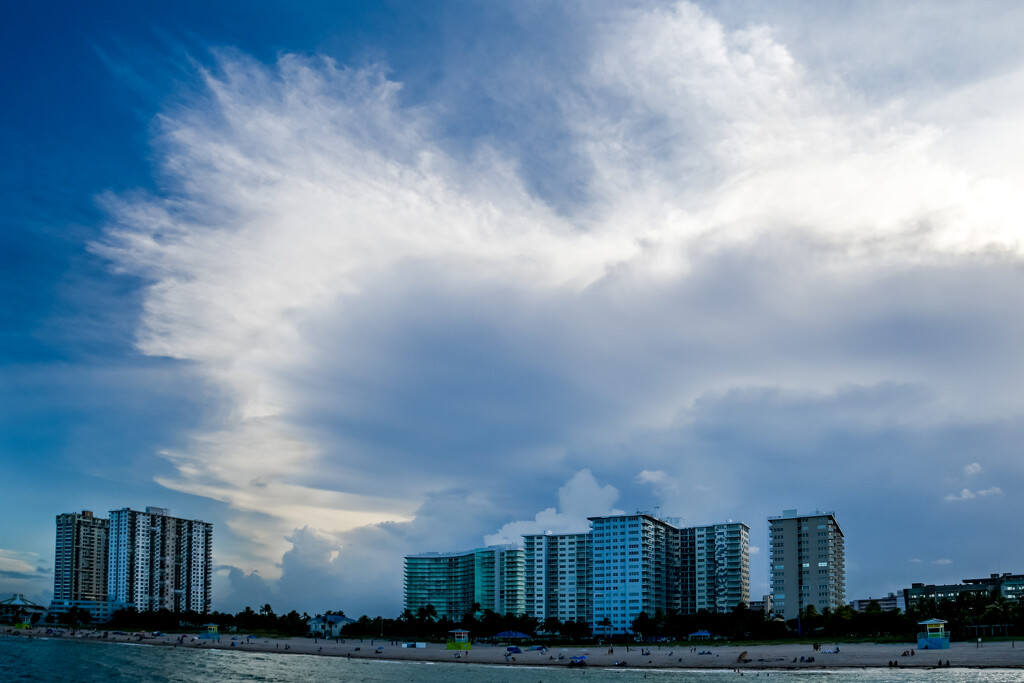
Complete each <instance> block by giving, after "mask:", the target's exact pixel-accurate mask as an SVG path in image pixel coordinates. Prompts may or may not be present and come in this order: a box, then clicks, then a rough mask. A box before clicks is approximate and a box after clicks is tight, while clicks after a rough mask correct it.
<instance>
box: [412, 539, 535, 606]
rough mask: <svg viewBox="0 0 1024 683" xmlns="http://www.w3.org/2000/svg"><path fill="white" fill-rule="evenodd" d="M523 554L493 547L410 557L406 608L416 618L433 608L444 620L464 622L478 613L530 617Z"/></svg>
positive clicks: (508, 547) (517, 549) (514, 548)
mask: <svg viewBox="0 0 1024 683" xmlns="http://www.w3.org/2000/svg"><path fill="white" fill-rule="evenodd" d="M523 571H524V568H523V549H522V548H520V547H519V546H515V545H502V546H488V547H486V548H477V549H476V550H471V551H468V552H461V553H423V554H420V555H407V556H406V558H405V608H406V609H407V610H409V611H410V612H412V613H413V614H415V613H416V612H417V611H418V610H419V609H420V608H421V607H426V606H427V605H432V606H433V607H434V610H435V611H436V612H437V616H438V617H448V618H449V619H452V620H458V619H461V618H462V617H463V616H465V615H466V614H468V613H469V612H471V611H472V609H473V604H474V603H477V604H479V605H480V609H482V610H485V609H489V610H493V611H495V612H498V613H499V614H505V613H507V612H512V613H513V614H523V613H524V612H525V593H524V590H523Z"/></svg>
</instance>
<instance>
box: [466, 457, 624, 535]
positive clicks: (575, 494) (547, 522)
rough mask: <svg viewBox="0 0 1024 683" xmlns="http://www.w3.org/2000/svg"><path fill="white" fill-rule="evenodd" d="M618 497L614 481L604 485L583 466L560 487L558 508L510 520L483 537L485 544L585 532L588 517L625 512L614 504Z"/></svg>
mask: <svg viewBox="0 0 1024 683" xmlns="http://www.w3.org/2000/svg"><path fill="white" fill-rule="evenodd" d="M618 499H619V492H618V490H617V489H616V488H615V487H614V486H612V485H611V484H606V485H605V486H601V485H600V484H598V482H597V480H596V479H595V478H594V475H593V474H592V473H591V472H590V470H588V469H584V470H580V471H579V472H577V473H576V474H575V475H574V476H573V478H572V479H570V480H569V481H568V482H566V484H565V486H563V487H562V488H560V489H558V508H557V509H556V508H553V507H552V508H546V509H544V510H541V511H540V512H538V513H537V515H536V516H535V517H534V518H533V519H532V520H522V521H517V522H509V523H508V524H505V525H504V526H502V527H501V529H499V530H498V531H497V532H496V533H494V534H491V535H488V536H486V537H484V543H485V544H486V545H496V544H499V543H519V544H521V543H522V542H523V540H522V535H523V534H543V533H547V532H549V531H550V532H551V533H555V534H572V533H583V532H586V531H587V530H588V529H589V528H590V522H589V521H588V520H587V518H588V517H598V516H601V515H617V514H623V512H622V510H617V509H615V508H614V507H613V506H614V504H615V501H617V500H618Z"/></svg>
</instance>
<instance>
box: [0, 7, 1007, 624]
mask: <svg viewBox="0 0 1024 683" xmlns="http://www.w3.org/2000/svg"><path fill="white" fill-rule="evenodd" d="M0 12H2V15H0V16H2V21H0V34H2V42H0V45H2V47H0V49H2V50H4V53H5V54H4V56H5V58H6V59H5V64H7V65H8V67H7V68H6V69H5V71H4V73H3V75H0V79H2V83H3V90H4V93H5V98H4V100H5V106H4V107H3V108H0V154H2V158H3V159H4V160H5V163H4V164H3V165H2V170H0V174H2V175H0V178H2V182H0V192H2V200H3V206H4V211H3V212H2V213H0V236H2V243H0V323H2V324H0V465H2V467H3V472H4V477H3V484H2V485H0V490H2V491H3V499H4V501H5V514H4V516H3V519H2V521H0V594H9V593H13V592H19V593H24V594H25V595H26V596H27V597H29V598H30V599H32V600H35V601H36V602H42V603H46V602H48V601H49V599H50V597H51V595H50V593H51V590H52V586H53V561H54V557H53V541H54V518H55V516H56V515H58V514H61V513H65V512H77V511H81V510H83V509H86V510H92V511H94V512H96V513H97V514H101V515H106V513H107V512H108V511H109V510H111V509H118V508H123V507H131V508H133V509H136V510H144V509H145V508H146V506H158V507H164V508H169V509H170V511H171V514H173V515H174V516H178V517H184V518H189V519H201V520H204V521H207V522H211V523H213V525H214V540H213V546H214V559H215V561H216V563H217V564H218V569H217V571H216V572H215V574H214V591H213V596H214V597H213V607H214V609H219V610H225V611H238V610H240V609H242V608H243V607H245V606H246V605H254V606H255V605H257V604H265V603H270V604H272V605H274V606H275V608H281V609H284V608H287V609H293V608H294V609H297V610H299V611H300V612H301V611H303V610H305V611H308V612H310V613H311V614H312V613H315V612H322V611H323V610H326V609H335V610H336V609H343V610H345V612H346V613H348V614H350V615H351V614H355V615H359V614H363V613H368V614H374V615H376V614H382V615H385V616H396V615H397V614H398V613H399V612H400V611H401V605H402V582H401V579H402V561H403V557H404V556H405V555H408V554H414V553H422V552H429V551H445V550H467V549H472V548H475V547H481V546H484V545H487V544H491V543H500V542H508V541H514V540H516V539H517V538H518V537H519V535H520V534H523V533H537V532H543V531H545V530H551V531H554V532H574V531H585V530H586V529H587V517H588V516H598V515H605V514H612V513H614V512H615V511H623V512H633V511H635V510H638V509H640V510H646V511H655V510H657V513H656V514H658V515H659V516H663V517H679V518H683V519H684V520H685V524H687V525H707V524H713V523H716V522H722V521H725V520H736V521H742V522H744V523H746V524H748V525H749V526H750V544H751V570H750V575H751V595H752V597H753V598H754V599H757V598H759V597H760V596H761V595H763V594H765V593H767V592H768V568H767V561H768V548H767V545H766V544H767V529H768V524H767V517H768V516H772V515H779V514H782V512H783V510H790V509H794V508H796V509H799V510H800V511H801V512H813V511H815V510H823V511H825V510H827V511H834V512H835V514H836V518H837V520H838V522H839V524H840V526H841V527H842V529H843V532H844V533H845V536H846V559H847V567H846V580H847V598H848V600H852V599H856V598H866V597H875V596H883V595H885V594H886V593H887V592H889V591H896V590H898V589H900V588H903V587H906V586H909V585H910V583H911V582H912V581H925V582H930V583H955V582H957V581H959V580H960V579H962V578H966V577H980V576H987V575H988V574H989V573H992V572H1003V571H1012V572H1022V571H1024V550H1022V549H1021V548H1022V546H1024V543H1020V542H1019V541H1020V540H1021V539H1020V532H1019V531H1018V530H1017V526H1018V525H1017V524H1016V520H1018V519H1022V518H1024V502H1022V498H1024V497H1022V496H1021V495H1020V490H1021V484H1022V481H1024V458H1022V457H1021V444H1024V392H1022V391H1021V387H1022V386H1024V362H1022V360H1024V358H1022V356H1024V315H1022V312H1024V267H1022V266H1024V227H1022V226H1024V224H1022V221H1021V218H1020V217H1021V216H1022V215H1024V210H1022V209H1024V206H1022V204H1024V193H1022V192H1021V191H1020V188H1021V187H1022V186H1024V182H1022V181H1024V164H1022V162H1021V161H1020V160H1021V159H1024V149H1020V148H1021V147H1022V146H1024V130H1021V129H1022V128H1024V46H1022V45H1021V44H1020V39H1019V27H1020V26H1022V25H1024V7H1022V6H1021V5H1019V4H1018V3H1010V2H971V3H968V2H954V3H942V4H941V5H927V4H909V3H846V4H843V5H841V6H832V5H823V4H821V3H813V2H777V3H770V4H769V3H756V2H748V1H745V0H723V1H722V2H709V3H687V2H643V1H639V0H637V1H632V2H534V1H529V0H524V1H517V2H507V3H490V2H471V1H469V0H463V1H460V2H443V1H442V2H431V3H420V2H411V1H397V0H396V1H382V2H365V3H360V2H346V3H335V2H322V1H313V2H306V3H301V4H300V5H298V6H296V5H294V4H290V3H275V2H264V3H241V2H226V3H199V2H192V1H188V0H186V1H184V2H180V3H173V4H171V3H167V4H160V3H157V4H153V3H146V4H143V5H124V4H123V3H113V2H102V1H101V2H96V3H88V4H81V3H70V2H53V3H45V2H43V3H20V4H15V5H8V6H5V7H4V8H3V9H2V10H0Z"/></svg>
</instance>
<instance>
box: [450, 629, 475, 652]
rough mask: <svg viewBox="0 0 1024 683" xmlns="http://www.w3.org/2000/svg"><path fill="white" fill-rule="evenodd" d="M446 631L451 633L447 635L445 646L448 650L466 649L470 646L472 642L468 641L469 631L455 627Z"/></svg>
mask: <svg viewBox="0 0 1024 683" xmlns="http://www.w3.org/2000/svg"><path fill="white" fill-rule="evenodd" d="M448 633H450V634H451V635H450V636H448V645H447V648H448V649H449V650H468V649H470V648H471V647H472V643H470V642H469V631H466V630H465V629H461V628H457V629H455V630H453V631H449V632H448Z"/></svg>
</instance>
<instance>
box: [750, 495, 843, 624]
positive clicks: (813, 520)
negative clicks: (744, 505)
mask: <svg viewBox="0 0 1024 683" xmlns="http://www.w3.org/2000/svg"><path fill="white" fill-rule="evenodd" d="M768 542H769V545H770V546H771V563H770V567H771V569H770V574H771V575H770V576H769V579H770V585H771V590H772V608H773V610H774V612H775V614H777V615H781V616H782V617H783V618H785V619H786V620H789V619H796V618H797V617H798V616H800V615H801V614H802V613H803V610H805V609H806V608H807V607H809V606H811V605H813V606H814V608H815V609H816V610H817V611H818V612H819V613H820V612H821V611H822V610H824V609H825V608H828V609H831V610H835V609H836V608H838V607H840V606H842V605H843V604H845V602H844V601H845V598H846V553H845V547H844V540H843V530H842V529H840V528H839V523H838V522H837V521H836V516H835V513H832V512H815V513H814V514H812V515H799V514H797V511H796V510H784V511H783V513H782V515H781V516H779V517H769V518H768Z"/></svg>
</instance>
